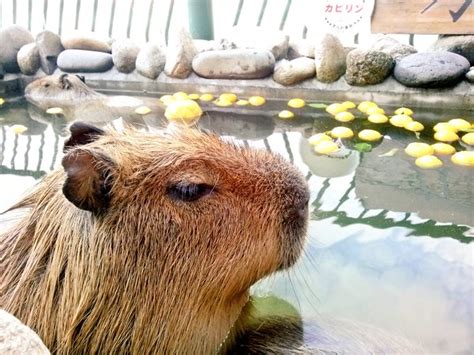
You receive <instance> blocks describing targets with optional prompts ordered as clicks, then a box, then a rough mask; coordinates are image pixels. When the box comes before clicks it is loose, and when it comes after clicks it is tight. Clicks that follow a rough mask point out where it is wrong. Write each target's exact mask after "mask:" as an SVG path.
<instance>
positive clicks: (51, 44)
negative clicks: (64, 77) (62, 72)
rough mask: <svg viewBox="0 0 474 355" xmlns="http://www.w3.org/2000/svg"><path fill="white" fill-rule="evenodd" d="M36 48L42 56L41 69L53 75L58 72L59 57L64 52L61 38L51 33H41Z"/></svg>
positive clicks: (37, 38)
mask: <svg viewBox="0 0 474 355" xmlns="http://www.w3.org/2000/svg"><path fill="white" fill-rule="evenodd" d="M36 47H38V53H39V56H40V64H41V69H43V71H44V72H45V73H46V74H48V75H51V74H53V73H54V71H55V70H56V68H57V67H58V66H57V64H56V63H57V60H58V55H59V53H61V52H62V51H63V50H64V47H63V46H62V44H61V38H60V37H59V36H58V35H57V34H56V33H53V32H51V31H43V32H40V33H39V34H38V35H37V36H36Z"/></svg>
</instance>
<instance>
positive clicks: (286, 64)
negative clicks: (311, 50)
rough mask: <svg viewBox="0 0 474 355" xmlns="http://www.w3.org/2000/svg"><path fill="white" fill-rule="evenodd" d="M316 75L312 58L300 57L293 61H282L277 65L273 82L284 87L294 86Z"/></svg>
mask: <svg viewBox="0 0 474 355" xmlns="http://www.w3.org/2000/svg"><path fill="white" fill-rule="evenodd" d="M315 74H316V68H315V66H314V60H313V59H312V58H308V57H300V58H296V59H293V60H291V61H289V60H286V59H282V60H280V61H279V62H277V63H276V65H275V69H274V71H273V80H275V81H276V82H277V83H279V84H282V85H294V84H297V83H299V82H301V81H303V80H306V79H309V78H312V77H314V76H315Z"/></svg>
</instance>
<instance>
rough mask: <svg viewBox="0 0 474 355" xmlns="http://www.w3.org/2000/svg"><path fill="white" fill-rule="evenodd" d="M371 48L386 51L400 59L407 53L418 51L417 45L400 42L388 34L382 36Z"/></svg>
mask: <svg viewBox="0 0 474 355" xmlns="http://www.w3.org/2000/svg"><path fill="white" fill-rule="evenodd" d="M370 49H371V50H373V51H379V52H384V53H386V54H388V55H390V56H392V58H393V59H394V60H400V59H402V58H404V57H406V56H407V55H410V54H413V53H416V52H417V50H416V49H415V47H413V46H410V45H409V44H403V43H400V42H398V41H397V40H396V39H393V38H392V37H388V36H385V37H382V38H380V39H379V40H378V41H376V42H375V43H374V44H373V45H372V46H371V47H370Z"/></svg>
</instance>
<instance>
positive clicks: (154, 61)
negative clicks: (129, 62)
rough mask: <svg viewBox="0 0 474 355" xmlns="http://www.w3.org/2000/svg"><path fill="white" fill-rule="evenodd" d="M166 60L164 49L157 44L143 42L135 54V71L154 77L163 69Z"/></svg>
mask: <svg viewBox="0 0 474 355" xmlns="http://www.w3.org/2000/svg"><path fill="white" fill-rule="evenodd" d="M165 62H166V54H165V52H164V50H163V49H162V48H161V47H160V46H159V45H157V44H153V43H147V44H145V45H144V46H143V47H142V49H140V52H139V53H138V56H137V61H136V66H137V71H138V72H139V73H140V74H141V75H143V76H145V77H147V78H149V79H153V80H154V79H156V78H157V77H158V75H160V73H161V72H162V71H163V69H164V67H165Z"/></svg>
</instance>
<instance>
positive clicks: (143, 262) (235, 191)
mask: <svg viewBox="0 0 474 355" xmlns="http://www.w3.org/2000/svg"><path fill="white" fill-rule="evenodd" d="M70 130H71V136H70V138H69V139H68V141H66V143H65V156H64V158H63V160H62V168H61V169H58V170H56V171H54V172H52V173H51V174H49V175H47V176H46V177H45V178H44V179H43V180H42V181H41V182H40V183H39V184H38V186H37V187H36V188H35V190H34V191H32V192H31V193H30V194H29V195H27V196H26V197H25V198H24V199H23V200H22V201H20V202H19V203H18V204H16V205H15V206H14V207H12V209H15V210H20V209H23V210H25V215H24V217H23V218H22V219H21V220H20V221H19V222H18V224H17V225H16V226H15V227H14V228H12V229H11V230H10V231H8V232H6V233H4V234H3V235H1V236H0V269H1V270H2V276H1V284H0V308H4V309H5V310H7V311H8V312H10V313H12V314H13V315H15V316H16V317H18V318H19V319H20V320H21V321H22V322H24V323H25V324H26V325H28V326H30V327H31V328H32V329H33V330H35V331H36V332H37V333H38V334H39V336H40V337H41V338H42V340H43V341H44V343H45V344H46V345H47V346H48V348H49V349H50V350H51V351H52V352H53V353H61V354H63V353H67V354H84V353H101V354H121V353H134V354H215V353H218V352H224V351H226V350H227V349H229V348H230V347H231V346H232V345H233V342H234V341H235V339H237V338H238V336H239V334H242V327H243V326H244V324H245V323H246V320H245V319H244V318H245V315H246V312H244V311H243V309H244V308H245V307H246V305H247V303H248V300H249V288H250V286H251V285H252V284H254V283H255V282H256V281H257V280H259V279H261V278H262V277H264V276H266V275H268V274H270V273H273V272H275V271H277V270H281V269H285V268H288V267H290V266H291V265H292V264H293V263H294V262H295V261H296V260H297V258H298V257H299V255H300V252H301V250H302V246H303V243H304V239H305V233H306V225H307V219H308V209H307V205H308V187H307V184H306V182H305V180H304V178H303V177H302V175H301V174H300V173H299V172H298V171H297V170H296V168H294V167H293V166H292V165H291V164H289V163H288V162H287V161H285V160H284V159H283V158H281V157H279V156H275V155H272V154H269V153H267V152H265V151H258V150H250V149H247V148H244V147H240V146H237V145H235V144H232V143H229V142H226V141H223V140H222V139H220V138H219V137H217V136H215V135H212V134H207V133H204V132H200V131H198V130H196V129H181V130H175V131H172V132H165V133H162V134H161V135H157V134H150V133H143V132H137V131H125V132H123V133H116V132H105V131H103V130H101V129H98V128H95V127H93V126H89V125H87V124H85V123H74V124H73V125H72V126H71V128H70Z"/></svg>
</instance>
